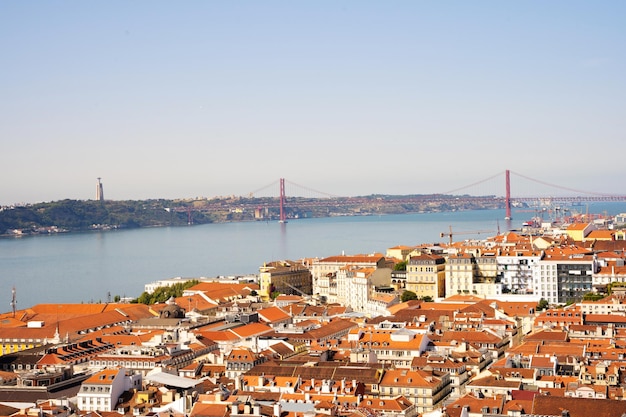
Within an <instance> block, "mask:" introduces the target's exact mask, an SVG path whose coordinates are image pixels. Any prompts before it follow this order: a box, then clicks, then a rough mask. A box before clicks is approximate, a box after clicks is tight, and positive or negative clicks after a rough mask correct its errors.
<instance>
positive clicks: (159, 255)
mask: <svg viewBox="0 0 626 417" xmlns="http://www.w3.org/2000/svg"><path fill="white" fill-rule="evenodd" d="M588 210H589V212H590V213H600V214H608V215H615V214H618V213H622V212H626V203H605V204H599V203H597V204H594V205H590V206H589V208H588ZM504 214H505V213H504V210H475V211H463V212H453V213H423V214H402V215H382V216H361V217H331V218H318V219H298V220H291V221H289V223H288V224H280V223H277V222H245V223H220V224H207V225H198V226H188V227H163V228H150V229H133V230H115V231H104V232H88V233H74V234H59V235H52V236H30V237H23V238H6V239H0V305H2V304H1V303H2V302H6V304H5V306H6V307H5V308H1V307H0V312H4V311H10V302H11V290H12V288H13V287H15V289H16V294H17V308H18V309H23V308H27V307H30V306H32V305H35V304H39V303H60V302H67V303H81V302H85V303H89V302H101V301H106V300H107V299H108V298H109V297H111V299H113V297H115V296H116V295H119V296H121V297H137V296H139V295H140V294H141V293H142V292H143V290H144V285H145V284H146V283H149V282H152V281H156V280H160V279H166V278H172V277H178V276H182V277H217V276H233V275H247V274H256V273H258V270H259V267H260V266H262V265H263V263H264V262H269V261H274V260H285V259H289V260H297V259H300V258H303V257H327V256H332V255H338V254H341V253H342V252H343V253H346V254H361V253H372V252H380V253H385V251H386V249H387V248H389V247H392V246H396V245H418V244H422V243H436V242H447V241H448V236H444V237H441V236H440V234H441V233H442V232H443V233H448V232H449V230H450V228H451V230H452V233H453V235H454V236H453V239H454V240H455V241H458V240H465V239H470V238H485V237H487V236H490V235H495V233H496V232H497V230H498V229H499V230H500V231H502V232H504V231H506V230H511V229H516V228H519V227H520V226H521V224H522V222H523V221H525V220H527V219H529V218H530V217H532V216H533V214H532V213H516V212H515V211H514V212H513V217H514V220H512V221H505V220H503V219H504ZM475 231H485V232H483V233H481V234H475V233H473V232H475ZM488 232H491V233H488Z"/></svg>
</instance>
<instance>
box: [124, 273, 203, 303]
mask: <svg viewBox="0 0 626 417" xmlns="http://www.w3.org/2000/svg"><path fill="white" fill-rule="evenodd" d="M198 282H199V281H198V280H197V279H192V280H190V281H186V282H178V283H176V284H174V285H171V286H169V287H158V288H157V289H155V290H154V292H152V293H147V292H145V291H144V292H143V293H142V294H141V295H140V296H139V297H137V299H136V300H135V302H136V303H139V304H148V305H150V304H156V303H164V302H166V301H167V300H169V299H170V298H171V297H174V298H178V297H182V295H183V292H184V291H185V290H186V289H188V288H191V287H193V286H194V285H196V284H198Z"/></svg>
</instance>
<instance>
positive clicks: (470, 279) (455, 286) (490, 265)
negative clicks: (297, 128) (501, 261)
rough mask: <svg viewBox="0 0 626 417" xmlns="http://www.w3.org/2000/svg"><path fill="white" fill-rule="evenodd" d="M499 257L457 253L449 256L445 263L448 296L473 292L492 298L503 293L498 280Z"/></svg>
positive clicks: (473, 293)
mask: <svg viewBox="0 0 626 417" xmlns="http://www.w3.org/2000/svg"><path fill="white" fill-rule="evenodd" d="M498 270H499V265H498V258H497V257H496V256H491V255H490V256H474V255H473V254H471V253H465V252H463V253H457V254H452V255H450V256H448V258H447V259H446V265H445V286H446V297H450V296H453V295H457V294H472V295H477V296H479V297H483V298H492V297H495V296H498V295H500V294H501V293H502V284H501V283H500V282H498Z"/></svg>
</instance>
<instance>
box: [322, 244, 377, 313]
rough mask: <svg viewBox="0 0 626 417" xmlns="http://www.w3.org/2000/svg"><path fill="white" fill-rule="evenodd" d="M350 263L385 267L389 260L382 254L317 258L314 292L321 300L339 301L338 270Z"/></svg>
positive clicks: (366, 266)
mask: <svg viewBox="0 0 626 417" xmlns="http://www.w3.org/2000/svg"><path fill="white" fill-rule="evenodd" d="M348 265H352V266H355V267H363V268H385V267H386V266H387V261H386V259H385V257H384V256H383V255H382V254H379V253H377V254H372V255H343V254H342V255H339V256H331V257H328V258H324V259H315V260H313V262H312V264H311V274H312V276H313V294H314V296H319V298H320V301H322V302H328V303H337V302H338V296H337V272H338V271H339V270H340V269H341V268H344V267H346V266H348Z"/></svg>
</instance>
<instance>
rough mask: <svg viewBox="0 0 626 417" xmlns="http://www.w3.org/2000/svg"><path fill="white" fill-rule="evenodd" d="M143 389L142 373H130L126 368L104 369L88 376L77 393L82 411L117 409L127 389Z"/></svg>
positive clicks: (78, 403)
mask: <svg viewBox="0 0 626 417" xmlns="http://www.w3.org/2000/svg"><path fill="white" fill-rule="evenodd" d="M131 389H136V390H140V389H141V375H140V374H134V375H129V374H128V373H127V371H126V369H124V368H118V369H104V370H102V371H100V372H97V373H95V374H93V375H92V376H90V377H89V378H87V379H86V380H85V381H84V382H83V383H82V384H81V387H80V390H79V391H78V394H77V395H76V397H77V398H76V399H77V405H78V408H79V409H80V410H81V411H115V410H116V409H117V401H118V399H119V398H120V396H121V395H122V393H124V392H125V391H128V390H131Z"/></svg>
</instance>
